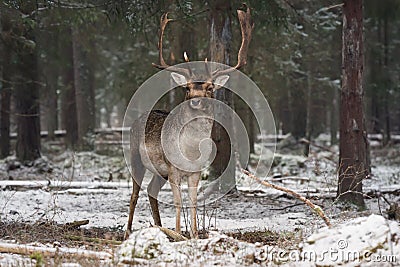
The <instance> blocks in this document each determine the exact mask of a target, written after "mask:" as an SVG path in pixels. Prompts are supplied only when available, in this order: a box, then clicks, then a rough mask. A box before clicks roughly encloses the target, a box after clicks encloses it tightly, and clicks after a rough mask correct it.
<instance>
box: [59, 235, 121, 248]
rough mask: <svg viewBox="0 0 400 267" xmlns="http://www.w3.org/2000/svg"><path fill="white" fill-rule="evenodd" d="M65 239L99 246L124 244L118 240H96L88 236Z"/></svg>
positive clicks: (70, 236) (68, 236)
mask: <svg viewBox="0 0 400 267" xmlns="http://www.w3.org/2000/svg"><path fill="white" fill-rule="evenodd" d="M64 237H65V238H68V239H69V240H72V241H84V242H91V243H97V244H111V245H117V246H118V245H121V244H122V242H121V241H118V240H109V239H103V238H95V237H86V236H79V235H64Z"/></svg>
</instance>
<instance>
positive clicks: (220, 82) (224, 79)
mask: <svg viewBox="0 0 400 267" xmlns="http://www.w3.org/2000/svg"><path fill="white" fill-rule="evenodd" d="M228 80H229V75H221V76H218V77H217V78H216V79H215V82H214V84H215V87H214V88H215V90H216V89H219V88H221V87H223V86H224V85H225V84H226V82H227V81H228Z"/></svg>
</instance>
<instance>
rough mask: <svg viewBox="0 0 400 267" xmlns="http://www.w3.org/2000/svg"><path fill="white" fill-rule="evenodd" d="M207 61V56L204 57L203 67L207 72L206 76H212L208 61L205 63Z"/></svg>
mask: <svg viewBox="0 0 400 267" xmlns="http://www.w3.org/2000/svg"><path fill="white" fill-rule="evenodd" d="M207 62H208V61H207V58H205V59H204V65H205V68H206V73H207V76H208V77H212V74H211V71H210V67H209V66H208V63H207Z"/></svg>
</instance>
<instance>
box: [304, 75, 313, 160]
mask: <svg viewBox="0 0 400 267" xmlns="http://www.w3.org/2000/svg"><path fill="white" fill-rule="evenodd" d="M306 79H307V98H306V101H307V109H306V135H305V137H306V139H307V140H309V141H311V107H312V103H311V101H312V99H311V91H312V83H311V72H310V71H308V72H307V77H306ZM309 152H310V143H307V144H306V145H305V147H304V155H306V157H308V153H309Z"/></svg>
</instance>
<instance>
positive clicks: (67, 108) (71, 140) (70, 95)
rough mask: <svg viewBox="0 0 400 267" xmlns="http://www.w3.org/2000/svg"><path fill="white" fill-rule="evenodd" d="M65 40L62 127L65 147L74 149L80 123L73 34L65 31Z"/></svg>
mask: <svg viewBox="0 0 400 267" xmlns="http://www.w3.org/2000/svg"><path fill="white" fill-rule="evenodd" d="M64 38H65V39H64V40H63V41H61V40H60V43H59V45H60V50H61V51H62V57H63V62H65V63H64V64H65V65H63V71H62V73H63V75H62V80H63V85H64V87H63V89H62V90H61V125H62V128H63V129H65V130H66V132H67V133H66V135H65V145H66V146H67V148H71V149H74V148H75V147H76V146H77V142H78V122H77V114H76V102H75V86H74V69H73V60H72V41H71V40H72V34H71V30H70V29H68V30H66V31H65V34H64Z"/></svg>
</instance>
